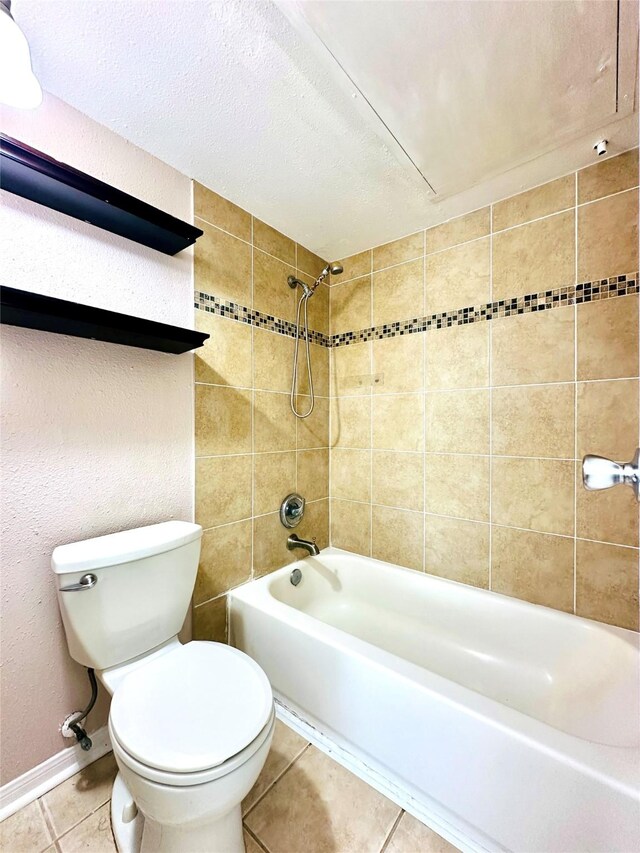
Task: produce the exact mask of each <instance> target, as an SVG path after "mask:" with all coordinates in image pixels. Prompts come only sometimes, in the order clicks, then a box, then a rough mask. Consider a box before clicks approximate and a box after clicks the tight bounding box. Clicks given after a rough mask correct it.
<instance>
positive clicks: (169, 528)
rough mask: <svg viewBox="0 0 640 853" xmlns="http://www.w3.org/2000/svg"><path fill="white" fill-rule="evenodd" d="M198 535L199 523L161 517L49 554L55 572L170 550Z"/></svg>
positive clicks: (86, 567)
mask: <svg viewBox="0 0 640 853" xmlns="http://www.w3.org/2000/svg"><path fill="white" fill-rule="evenodd" d="M201 536H202V527H200V525H199V524H191V523H190V522H188V521H164V522H162V523H161V524H150V525H148V526H147V527H137V528H135V529H134V530H121V531H119V532H118V533H110V534H108V535H107V536H96V537H95V538H93V539H85V540H84V541H82V542H71V543H69V544H68V545H59V546H58V547H57V548H56V549H55V550H54V552H53V554H52V555H51V568H52V569H53V571H54V572H55V573H56V574H57V575H64V574H68V573H70V572H82V571H87V570H89V569H100V568H104V567H105V566H117V565H120V564H121V563H130V562H133V561H134V560H141V559H143V557H152V556H153V555H154V554H162V553H164V552H166V551H173V549H174V548H179V547H180V546H181V545H186V544H187V543H189V542H194V541H195V540H197V539H200V537H201Z"/></svg>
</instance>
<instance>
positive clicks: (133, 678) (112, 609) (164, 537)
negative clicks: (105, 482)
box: [52, 522, 275, 853]
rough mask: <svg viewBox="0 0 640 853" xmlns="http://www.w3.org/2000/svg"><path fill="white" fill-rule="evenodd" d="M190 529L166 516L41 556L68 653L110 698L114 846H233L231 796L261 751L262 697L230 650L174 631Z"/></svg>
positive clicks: (265, 725)
mask: <svg viewBox="0 0 640 853" xmlns="http://www.w3.org/2000/svg"><path fill="white" fill-rule="evenodd" d="M201 533H202V531H201V528H200V527H199V526H198V525H194V524H187V523H185V522H166V523H165V524H159V525H152V526H150V527H147V528H140V529H139V530H135V531H124V532H122V533H116V534H111V535H110V536H104V537H99V538H97V539H93V540H87V541H85V542H79V543H73V544H71V545H64V546H61V547H59V548H56V550H55V551H54V554H53V557H52V567H53V569H54V571H55V572H56V574H57V576H58V600H59V603H60V609H61V613H62V617H63V623H64V626H65V632H66V635H67V642H68V644H69V649H70V651H71V654H72V656H73V657H74V658H75V659H76V660H78V661H79V662H80V663H83V664H84V665H85V666H91V667H93V668H95V669H96V673H97V675H98V677H99V678H100V680H101V682H102V684H103V685H104V686H105V687H106V688H107V690H108V691H109V692H110V693H111V694H112V700H111V709H110V713H109V734H110V737H111V744H112V747H113V752H114V756H115V758H116V762H117V764H118V769H119V773H118V776H117V778H116V781H115V784H114V789H113V793H112V799H111V818H112V827H113V832H114V836H115V839H116V845H117V847H118V850H119V851H120V853H244V842H243V838H242V815H241V803H242V800H243V798H244V797H245V796H246V795H247V794H248V793H249V791H250V790H251V788H252V787H253V785H254V783H255V781H256V779H257V778H258V775H259V774H260V771H261V769H262V767H263V765H264V762H265V760H266V758H267V754H268V752H269V747H270V745H271V739H272V737H273V730H274V726H275V715H274V706H273V694H272V691H271V686H270V684H269V681H268V679H267V677H266V675H265V674H264V672H263V671H262V669H260V667H259V666H258V664H257V663H256V662H255V661H253V660H252V659H251V658H250V657H249V656H248V655H246V654H244V653H243V652H241V651H239V650H238V649H235V648H232V647H231V646H227V645H224V644H221V643H213V642H206V641H193V642H190V643H186V644H184V645H183V644H181V643H180V642H179V641H178V639H177V633H178V631H179V630H180V627H181V625H182V623H183V621H184V617H185V615H186V610H187V608H188V606H189V600H190V598H191V594H192V591H193V585H194V582H195V574H196V569H197V565H198V557H199V551H200V536H201Z"/></svg>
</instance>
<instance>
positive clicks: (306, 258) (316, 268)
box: [296, 243, 327, 278]
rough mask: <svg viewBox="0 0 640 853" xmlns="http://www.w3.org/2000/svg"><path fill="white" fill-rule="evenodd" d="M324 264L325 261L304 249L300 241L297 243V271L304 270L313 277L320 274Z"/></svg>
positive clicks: (325, 263)
mask: <svg viewBox="0 0 640 853" xmlns="http://www.w3.org/2000/svg"><path fill="white" fill-rule="evenodd" d="M326 265H327V262H326V261H325V260H323V259H322V258H321V257H320V256H319V255H316V254H314V252H312V251H310V250H309V249H306V248H305V247H304V246H302V245H301V244H300V243H298V244H297V255H296V266H297V268H298V272H304V273H306V274H307V275H310V276H312V277H313V278H315V277H316V276H318V275H320V273H321V272H322V270H323V269H324V268H325V267H326Z"/></svg>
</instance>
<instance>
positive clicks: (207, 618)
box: [193, 595, 227, 643]
mask: <svg viewBox="0 0 640 853" xmlns="http://www.w3.org/2000/svg"><path fill="white" fill-rule="evenodd" d="M193 639H194V640H210V641H212V642H214V643H226V642H227V597H226V595H221V596H220V598H214V599H213V601H207V603H206V604H199V605H198V606H197V607H194V608H193Z"/></svg>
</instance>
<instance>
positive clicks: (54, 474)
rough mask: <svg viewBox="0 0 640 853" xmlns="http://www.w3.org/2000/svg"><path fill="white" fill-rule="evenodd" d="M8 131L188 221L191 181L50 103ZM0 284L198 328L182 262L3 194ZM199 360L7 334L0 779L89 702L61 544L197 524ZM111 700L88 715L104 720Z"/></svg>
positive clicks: (186, 262) (51, 740)
mask: <svg viewBox="0 0 640 853" xmlns="http://www.w3.org/2000/svg"><path fill="white" fill-rule="evenodd" d="M2 119H3V131H4V132H6V133H8V134H9V135H11V136H14V137H16V138H18V139H21V140H23V141H24V142H26V143H27V144H30V145H33V146H34V147H36V148H39V149H40V150H43V151H45V152H47V153H48V154H50V155H52V156H54V157H56V158H58V159H60V160H62V161H64V162H68V163H70V164H71V165H73V166H75V167H77V168H80V169H83V170H85V171H87V172H89V173H90V174H93V175H95V176H97V177H99V178H101V179H103V180H106V181H108V182H110V183H113V184H114V185H115V186H118V187H120V188H121V189H124V190H125V191H127V192H130V193H132V194H134V195H137V196H139V197H141V198H143V199H144V200H145V201H148V202H150V203H151V204H156V205H157V206H159V207H161V208H163V209H165V210H167V211H168V212H169V213H172V214H173V215H175V216H179V217H181V218H183V219H187V220H191V215H192V211H191V186H190V181H189V180H188V179H187V178H186V177H184V176H182V175H180V174H179V173H177V172H175V171H174V170H173V169H170V168H169V167H167V166H165V165H164V164H162V163H160V162H159V161H158V160H155V159H154V158H153V157H151V156H149V155H148V154H146V153H144V152H142V151H140V150H139V149H137V148H135V147H134V146H132V145H130V144H129V143H127V142H125V140H123V139H121V138H119V137H118V136H116V135H115V134H113V133H112V132H110V131H108V130H106V129H105V128H103V127H101V126H100V125H98V124H96V123H94V122H93V121H91V120H89V119H87V118H86V117H85V116H82V115H81V114H80V113H78V112H76V111H75V110H73V109H71V108H70V107H68V106H67V105H65V104H63V103H62V102H60V101H57V100H56V99H54V98H51V97H46V98H45V101H44V103H43V105H42V107H41V108H39V109H38V110H36V111H34V112H22V113H18V112H13V111H9V110H6V111H5V112H4V113H3V115H2ZM0 239H1V241H2V249H1V254H2V258H3V264H4V266H3V271H4V276H3V282H5V283H7V284H10V285H11V286H13V287H18V288H22V289H25V290H32V291H35V292H39V293H46V294H50V295H54V296H59V297H62V298H68V299H72V300H76V301H78V302H85V303H87V302H90V303H93V304H96V305H98V306H101V307H105V308H110V309H113V310H116V311H122V312H125V313H130V314H133V315H138V316H141V317H149V318H151V319H157V320H163V321H165V322H169V323H175V324H180V325H183V326H192V323H193V314H192V304H193V302H192V287H193V277H192V265H193V259H192V256H191V253H183V254H181V255H179V256H177V257H175V258H169V257H166V256H164V255H161V254H159V253H157V252H153V251H152V250H150V249H146V248H144V247H141V246H138V245H137V244H134V243H131V242H130V241H127V240H124V239H122V238H119V237H115V236H113V235H110V234H107V233H106V232H104V231H100V230H98V229H96V228H93V227H92V226H90V225H87V224H85V223H82V222H79V221H77V220H75V219H71V218H68V217H65V216H63V215H61V214H57V213H54V212H53V211H51V210H48V209H46V208H44V207H41V206H39V205H36V204H33V203H31V202H28V201H25V200H23V199H20V198H18V197H16V196H12V195H10V194H9V193H3V194H2V229H1V238H0ZM192 377H193V357H192V356H191V355H189V354H186V355H184V356H168V355H164V354H162V353H152V352H147V351H145V350H140V349H131V348H127V347H119V346H116V345H111V344H106V343H100V342H93V341H85V340H80V339H77V338H69V337H64V336H59V335H52V334H47V333H44V332H35V331H28V330H22V329H16V328H12V327H8V326H3V327H2V436H1V437H2V654H3V661H2V664H3V665H2V720H3V725H2V773H3V779H2V781H3V783H6V782H8V781H9V780H11V779H12V778H14V777H16V776H18V775H19V774H21V773H24V772H25V771H26V770H29V769H30V768H32V767H34V766H35V765H37V764H38V763H40V762H41V761H43V760H45V759H46V758H48V757H49V756H51V755H52V754H54V753H56V752H58V751H59V750H60V749H62V748H63V747H65V746H68V745H69V741H68V740H65V739H63V738H62V737H61V736H60V734H59V732H58V727H59V725H60V723H61V722H62V720H63V719H64V717H65V716H66V715H67V714H69V713H70V712H72V711H74V710H77V709H78V708H80V707H82V706H83V705H84V704H86V701H87V698H88V691H87V681H86V675H85V672H84V670H83V669H82V668H81V667H80V666H78V665H77V664H75V663H74V662H73V661H72V660H71V658H70V657H69V655H68V652H67V647H66V642H65V638H64V634H63V630H62V625H61V622H60V618H59V614H58V604H57V601H56V595H55V583H54V578H53V576H52V574H51V571H50V568H49V560H50V555H51V551H52V550H53V548H54V547H55V546H56V545H59V544H62V543H64V542H69V541H73V540H76V539H83V538H86V537H90V536H97V535H101V534H105V533H110V532H113V531H115V530H118V529H121V528H125V527H133V526H139V525H141V524H149V523H153V522H157V521H162V520H165V519H168V518H183V519H192V517H193V495H192V490H193V484H192V461H191V460H192V454H193V402H192V401H193V388H192ZM106 710H107V702H106V700H105V699H104V697H103V699H102V700H101V703H100V706H99V708H98V709H97V710H96V711H94V712H93V713H92V715H91V717H90V718H89V729H90V730H95V729H96V728H98V727H100V726H101V725H103V724H104V723H105V721H106Z"/></svg>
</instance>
